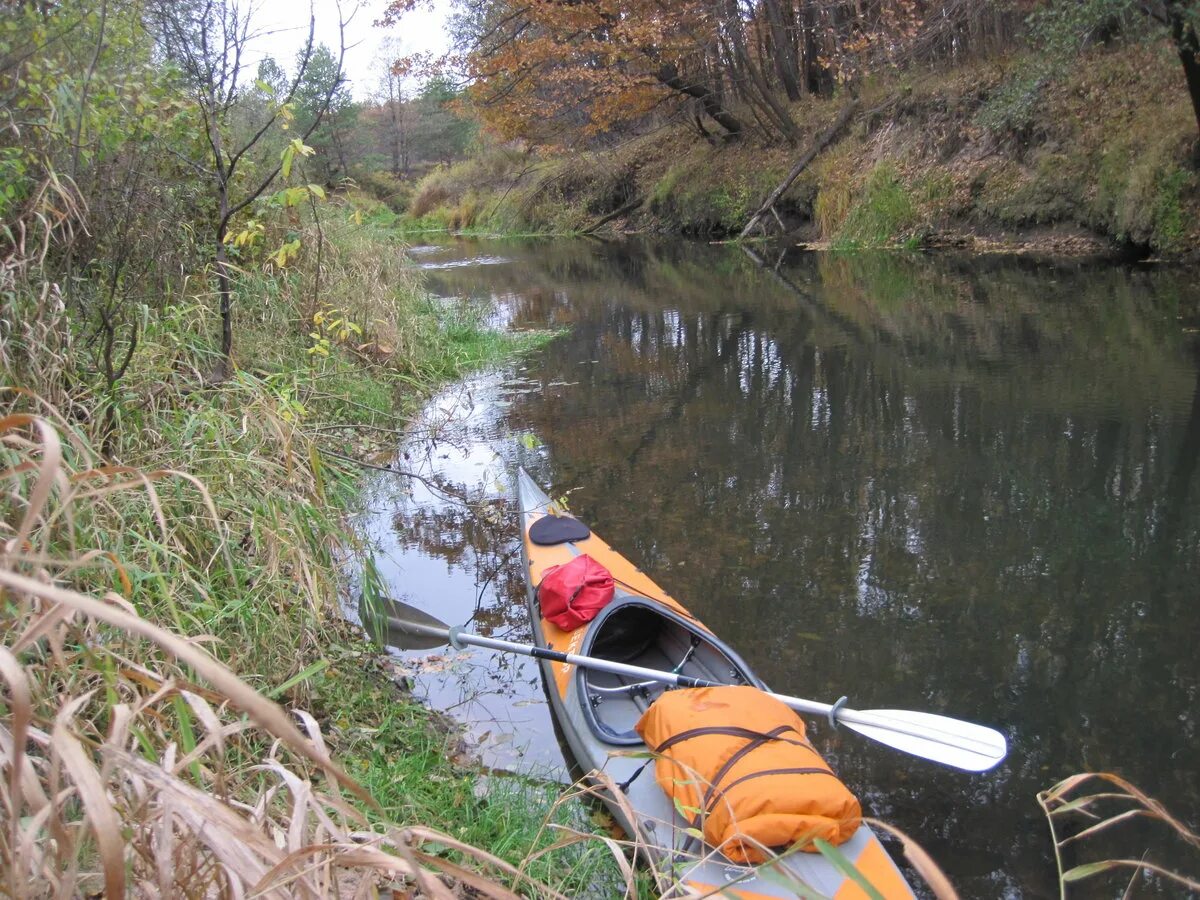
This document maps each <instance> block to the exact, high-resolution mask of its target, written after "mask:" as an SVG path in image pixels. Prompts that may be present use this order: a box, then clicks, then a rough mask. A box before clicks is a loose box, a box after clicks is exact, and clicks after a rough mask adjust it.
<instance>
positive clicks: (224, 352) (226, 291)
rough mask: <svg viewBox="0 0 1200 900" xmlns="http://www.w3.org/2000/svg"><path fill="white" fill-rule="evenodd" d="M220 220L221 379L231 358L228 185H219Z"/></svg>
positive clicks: (231, 311) (218, 265)
mask: <svg viewBox="0 0 1200 900" xmlns="http://www.w3.org/2000/svg"><path fill="white" fill-rule="evenodd" d="M220 215H221V220H220V224H218V225H217V252H216V254H215V255H214V260H215V262H216V266H217V296H218V297H220V298H221V363H222V365H223V366H224V367H225V369H224V372H223V374H222V375H221V377H222V378H223V377H226V376H227V375H228V364H229V360H230V359H231V358H232V357H233V279H232V278H230V275H229V249H228V248H227V247H226V246H225V235H226V234H227V233H228V229H229V185H228V183H227V182H224V181H222V183H221V206H220Z"/></svg>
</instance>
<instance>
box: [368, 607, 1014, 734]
mask: <svg viewBox="0 0 1200 900" xmlns="http://www.w3.org/2000/svg"><path fill="white" fill-rule="evenodd" d="M387 621H388V624H389V625H390V626H391V627H393V628H397V629H399V630H401V631H407V632H409V633H411V634H422V635H428V636H429V637H440V638H444V639H445V640H447V641H449V642H450V644H451V645H453V646H458V645H461V644H470V645H473V646H475V647H485V648H487V649H489V650H500V651H504V652H508V653H519V654H522V655H524V656H532V657H533V658H534V659H545V660H550V661H552V662H560V663H566V664H568V665H572V666H580V667H581V668H585V669H592V670H594V671H598V672H609V673H611V674H613V675H624V676H626V677H629V678H640V679H645V680H647V681H658V682H662V683H663V684H671V685H675V686H677V687H687V688H701V687H728V685H727V684H723V683H722V682H719V681H708V680H707V679H704V678H692V677H691V676H689V675H679V674H677V673H675V672H663V671H661V670H659V669H647V668H643V667H642V666H631V665H629V664H628V663H619V662H615V661H613V660H610V659H598V658H596V657H594V656H581V655H579V654H577V653H564V652H562V651H561V650H551V649H549V648H548V647H537V646H535V645H533V644H518V643H516V642H514V641H504V640H500V639H498V638H489V637H483V636H482V635H478V634H470V633H469V632H465V631H462V630H460V629H458V628H438V627H436V626H433V625H425V624H421V623H418V622H405V621H402V620H400V619H394V618H392V617H390V616H389V617H388V618H387ZM764 693H765V694H767V696H769V697H773V698H774V699H776V700H778V701H780V702H781V703H783V704H785V705H786V706H789V707H791V708H792V709H794V710H796V711H797V712H805V713H811V714H814V715H820V716H826V717H829V716H830V715H831V714H832V717H833V718H835V719H837V720H839V721H842V722H845V723H846V724H848V725H863V726H867V727H870V728H882V729H886V730H888V731H894V732H897V733H899V734H906V735H909V736H911V737H915V738H922V739H924V740H928V741H934V742H935V743H940V744H944V745H946V746H948V747H954V748H958V749H962V750H968V751H971V752H976V753H984V754H994V753H995V752H996V748H995V746H994V745H992V744H989V743H988V742H986V741H981V740H975V739H974V738H972V737H970V736H969V735H963V734H954V733H951V732H948V731H941V730H939V729H937V728H936V727H931V726H928V725H921V726H919V727H918V726H913V725H910V724H909V723H907V722H899V721H896V720H895V719H891V718H889V717H887V716H885V715H878V714H873V713H871V712H860V711H859V710H854V709H847V708H846V707H844V706H835V705H834V704H830V703H821V702H819V701H816V700H805V699H803V698H801V697H789V696H787V695H786V694H776V693H773V692H771V691H764Z"/></svg>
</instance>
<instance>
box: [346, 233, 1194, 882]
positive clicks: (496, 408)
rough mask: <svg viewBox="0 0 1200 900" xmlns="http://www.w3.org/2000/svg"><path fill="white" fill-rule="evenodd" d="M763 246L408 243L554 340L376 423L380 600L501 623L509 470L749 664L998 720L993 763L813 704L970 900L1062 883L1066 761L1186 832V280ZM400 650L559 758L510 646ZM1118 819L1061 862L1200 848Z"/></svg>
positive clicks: (528, 760)
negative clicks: (903, 740)
mask: <svg viewBox="0 0 1200 900" xmlns="http://www.w3.org/2000/svg"><path fill="white" fill-rule="evenodd" d="M757 254H758V255H755V254H750V253H747V252H745V251H743V250H740V249H737V248H733V247H713V246H705V245H698V244H687V243H681V242H674V243H653V242H648V243H642V242H627V243H619V244H607V243H601V242H595V241H510V242H504V241H497V240H465V239H464V240H454V239H446V240H444V241H442V242H440V243H437V244H430V245H426V246H420V247H414V248H412V250H411V255H412V258H413V260H414V263H415V264H417V265H421V266H423V267H424V268H425V269H426V271H427V275H428V281H429V287H430V289H431V290H432V291H433V292H434V293H435V294H437V295H439V296H443V297H458V298H469V299H474V300H478V301H479V302H480V303H486V304H489V308H491V309H494V313H493V314H494V316H495V319H496V323H497V324H498V325H504V326H508V327H513V328H538V329H545V328H553V329H562V330H563V334H562V336H560V337H559V338H558V339H556V340H555V341H553V342H552V343H550V344H548V345H547V346H546V347H545V348H544V349H542V350H540V351H538V352H537V353H535V354H534V355H532V356H530V357H528V358H526V359H524V360H522V361H521V362H519V363H516V364H513V365H509V366H506V367H503V368H501V369H498V370H493V371H488V372H485V373H482V374H480V375H478V376H475V377H472V378H470V379H468V380H466V381H465V382H463V383H462V384H459V385H456V386H454V387H453V388H451V389H450V390H447V391H445V392H443V393H442V394H441V395H439V396H438V397H437V398H435V400H434V401H433V402H432V403H431V404H430V406H429V408H428V409H427V410H426V411H425V413H424V416H423V420H422V423H421V427H419V428H417V429H416V430H414V434H413V437H412V438H411V439H409V440H408V441H407V442H406V444H405V445H404V446H403V447H402V448H401V449H402V454H403V457H404V459H403V461H402V467H404V468H407V469H409V470H412V471H418V472H421V473H423V474H424V475H426V476H428V477H430V479H431V483H430V485H425V484H419V483H413V484H409V483H403V484H402V483H399V481H400V480H399V479H396V478H394V477H391V476H387V475H380V476H378V477H377V478H375V479H373V480H372V482H371V485H370V489H369V492H368V499H369V503H368V512H367V513H366V514H365V516H364V521H363V529H364V532H365V533H366V534H367V535H368V536H369V537H370V538H371V540H372V542H373V544H374V546H375V548H376V553H377V560H378V564H379V566H380V570H381V572H382V574H383V577H384V580H385V583H386V584H387V586H388V588H389V590H390V591H391V592H392V594H393V596H395V597H397V598H398V599H402V600H405V601H406V602H409V603H413V604H416V605H419V606H422V607H424V608H426V609H428V610H429V611H430V612H432V613H434V614H435V615H437V616H439V617H440V618H442V619H444V620H446V621H448V622H451V623H455V624H463V623H467V624H469V625H470V627H471V628H472V629H474V630H477V631H479V632H482V633H486V634H492V635H499V636H507V637H514V638H518V639H520V638H526V637H528V634H529V630H528V623H527V622H526V621H525V614H524V608H523V591H524V587H523V584H522V582H521V574H520V565H519V558H518V557H517V556H516V555H515V553H516V547H517V543H516V533H515V513H514V510H513V508H512V506H511V500H510V497H509V493H508V490H509V488H508V484H509V479H510V477H511V472H512V470H513V469H514V467H515V466H516V465H518V464H520V465H524V466H526V468H528V469H530V471H531V473H532V474H533V475H534V476H535V478H536V479H537V480H538V481H539V482H540V483H542V484H544V485H547V486H548V487H549V488H550V490H551V492H552V493H553V494H554V495H555V496H560V495H564V494H565V495H566V496H567V499H568V503H569V505H570V508H571V510H572V511H573V512H574V513H575V514H576V515H578V516H579V517H580V518H582V519H583V520H584V521H586V522H588V523H589V524H591V525H592V526H593V527H594V528H595V529H596V531H597V532H599V533H600V534H601V535H603V536H604V537H605V538H606V539H607V540H608V542H609V543H611V544H612V545H613V546H614V547H616V548H618V549H619V550H621V551H622V552H624V553H625V554H626V555H627V556H629V557H630V558H631V559H632V560H633V561H634V562H635V563H636V564H637V565H639V566H640V567H641V568H643V569H644V570H645V571H647V572H648V573H650V574H651V575H652V576H653V577H654V578H655V579H656V580H657V581H658V582H659V583H660V584H662V585H663V586H664V587H665V588H666V589H667V590H668V591H669V592H670V593H671V594H672V595H673V596H675V597H679V598H681V599H682V600H683V601H684V602H685V603H686V604H687V605H688V606H690V608H691V609H692V611H693V612H695V613H696V614H697V615H698V616H699V617H700V618H701V619H702V620H703V621H705V622H706V623H707V624H708V625H709V626H710V627H712V628H713V630H714V631H716V632H717V633H718V634H720V635H721V636H722V637H724V638H725V639H726V640H728V641H729V642H730V643H731V644H732V645H733V646H734V647H736V648H737V649H738V650H739V651H740V652H741V654H742V655H743V656H744V657H745V658H746V659H747V660H748V661H749V662H750V664H751V665H752V666H753V667H754V668H755V669H756V670H757V671H758V673H759V674H760V675H761V676H762V677H763V678H764V679H765V680H766V681H767V682H768V683H769V684H770V685H771V686H772V687H773V688H774V689H776V690H778V691H781V692H785V693H791V694H795V695H800V696H804V697H809V698H812V699H816V700H822V701H826V702H832V701H833V700H835V699H837V698H838V697H840V696H842V695H847V696H848V697H849V700H850V705H851V706H853V707H856V708H859V709H869V708H876V707H897V708H907V709H916V710H927V711H931V712H938V713H944V714H947V715H953V716H957V717H962V718H967V719H972V720H975V721H979V722H982V723H986V724H989V725H993V726H996V727H998V728H1000V729H1001V730H1003V731H1004V732H1005V733H1006V734H1007V735H1008V737H1009V740H1010V746H1011V752H1010V755H1009V757H1008V759H1007V761H1006V762H1005V763H1003V764H1002V765H1001V766H1000V767H998V768H997V769H995V770H993V771H991V772H988V773H984V774H966V773H961V772H957V771H953V770H948V769H946V768H943V767H940V766H936V765H934V764H932V763H929V762H925V761H922V760H919V759H915V758H913V757H909V756H905V755H902V754H900V753H897V752H895V751H892V750H889V749H888V748H886V747H882V746H880V745H878V744H874V743H872V742H870V741H868V740H866V739H864V738H861V737H858V736H856V735H854V734H853V733H849V732H845V733H843V732H831V731H830V729H829V728H828V727H822V726H820V725H814V732H815V735H816V738H817V740H818V744H819V746H820V748H821V749H822V750H823V752H825V753H826V754H827V756H828V757H829V758H830V759H831V761H833V762H834V764H835V766H836V768H837V769H838V771H839V773H840V774H841V775H842V777H843V778H844V780H846V781H847V783H848V784H849V785H850V786H851V788H852V789H854V790H855V791H856V792H857V793H858V794H859V796H860V797H861V798H862V799H863V801H864V806H865V807H866V808H867V809H868V812H869V813H870V814H871V815H874V816H877V817H879V818H882V819H885V820H887V821H889V822H891V823H892V824H895V825H897V826H899V827H900V828H902V829H903V830H905V831H906V832H908V833H909V834H911V835H912V836H913V837H915V838H917V839H918V840H919V841H920V842H921V843H922V844H923V845H924V846H925V847H926V849H928V850H929V851H930V852H931V853H932V855H933V856H934V857H935V859H937V860H938V861H939V863H940V864H941V865H942V866H943V868H944V869H945V870H946V871H947V873H948V874H949V875H950V877H951V879H952V880H953V881H954V882H955V884H956V885H957V886H958V887H959V889H960V890H961V891H962V892H963V895H964V896H965V897H1000V896H1006V897H1049V896H1057V886H1056V879H1055V870H1054V861H1053V851H1052V845H1051V842H1050V839H1049V834H1048V831H1047V828H1046V824H1045V820H1044V818H1043V815H1042V812H1041V810H1040V808H1039V807H1038V804H1037V801H1036V797H1035V795H1036V794H1037V792H1038V791H1039V790H1043V789H1045V788H1048V787H1049V786H1050V785H1052V784H1053V783H1055V782H1056V781H1057V780H1059V779H1061V778H1064V777H1066V776H1068V775H1070V774H1072V773H1075V772H1078V771H1082V770H1111V771H1115V772H1119V773H1121V774H1122V775H1124V776H1126V777H1128V778H1130V779H1131V780H1132V781H1134V782H1135V783H1136V784H1138V785H1139V786H1141V787H1142V788H1144V789H1145V790H1146V791H1148V792H1149V793H1150V794H1152V795H1154V796H1156V797H1158V798H1160V799H1162V800H1163V801H1164V802H1166V804H1167V806H1168V808H1170V809H1171V811H1172V812H1174V813H1175V814H1176V815H1177V816H1179V817H1180V818H1182V819H1183V820H1184V821H1185V822H1188V823H1189V824H1190V825H1191V826H1192V827H1193V828H1195V827H1196V826H1197V825H1198V824H1200V764H1198V762H1197V760H1198V755H1197V752H1196V739H1197V733H1196V730H1197V722H1198V715H1197V714H1198V711H1200V696H1198V694H1200V652H1197V643H1198V638H1200V602H1198V601H1200V485H1198V484H1197V482H1198V481H1200V478H1198V477H1197V476H1196V468H1197V456H1198V454H1200V392H1198V390H1197V386H1198V379H1200V334H1197V328H1196V326H1197V324H1198V323H1200V318H1198V316H1197V310H1198V309H1200V288H1197V286H1196V285H1195V284H1194V278H1193V276H1192V274H1190V273H1181V272H1178V271H1172V270H1167V269H1156V268H1154V267H1140V268H1126V267H1114V266H1095V265H1085V264H1077V263H1058V264H1052V263H1047V262H1034V261H1030V260H1023V259H1013V258H1003V257H955V256H947V255H938V256H922V255H914V256H906V255H897V254H880V255H870V254H864V255H851V256H844V255H843V256H834V255H827V254H818V253H800V252H792V253H787V254H783V255H782V256H781V255H780V254H779V253H778V252H777V251H776V252H773V253H772V254H771V255H770V257H769V258H764V257H763V256H762V255H761V251H758V252H757ZM447 490H448V491H449V492H451V493H466V494H469V495H470V497H471V501H472V505H471V507H470V508H469V509H468V508H465V507H464V506H463V505H462V504H461V503H460V502H458V501H456V500H453V499H448V498H447V496H446V491H447ZM405 664H406V665H408V666H409V667H410V668H411V670H412V671H413V672H414V673H415V677H416V681H417V685H418V688H417V689H418V691H419V692H421V693H422V694H423V695H425V696H427V697H428V698H429V701H430V703H431V704H433V705H434V706H436V707H438V708H442V709H450V710H451V712H452V713H453V714H454V715H456V716H458V717H459V718H460V719H461V720H463V721H464V722H465V723H466V725H467V727H468V730H469V732H470V733H471V735H472V736H473V737H474V738H476V739H477V740H479V741H480V743H481V746H482V747H483V752H484V756H485V759H486V760H487V761H488V762H489V763H490V764H492V765H495V766H499V767H503V768H511V769H517V770H520V771H523V772H530V771H532V772H536V773H540V774H545V775H548V776H549V777H558V778H563V777H565V774H564V773H565V771H566V768H565V764H564V760H563V757H562V754H561V751H560V750H559V747H558V744H557V742H556V741H555V740H554V737H553V731H552V725H551V722H550V720H549V717H548V715H547V712H546V705H545V702H544V697H543V694H542V688H541V685H540V683H539V681H538V675H537V670H536V668H535V667H534V666H533V665H532V664H531V663H529V662H528V661H526V660H524V659H522V658H519V657H503V656H498V655H493V654H488V653H481V652H477V651H476V652H470V653H461V654H459V653H455V652H454V651H444V652H442V651H438V652H434V653H423V654H407V655H406V658H405ZM1112 835H1113V836H1112V838H1111V841H1110V844H1109V845H1108V846H1107V847H1105V848H1100V847H1099V845H1092V846H1085V847H1084V848H1083V849H1082V850H1081V851H1080V852H1079V853H1078V854H1077V855H1074V856H1068V862H1079V861H1084V860H1087V859H1091V858H1096V856H1097V853H1098V852H1099V851H1100V850H1101V849H1103V850H1106V851H1109V852H1113V851H1116V852H1119V854H1120V855H1122V856H1129V857H1140V856H1142V854H1143V853H1144V852H1147V851H1148V852H1149V857H1148V858H1150V859H1161V860H1164V861H1165V862H1167V863H1169V864H1171V865H1174V866H1176V867H1178V868H1188V867H1189V866H1190V869H1191V871H1192V874H1193V877H1195V875H1196V874H1197V869H1200V864H1197V854H1196V853H1195V851H1190V855H1189V853H1188V852H1183V851H1180V850H1178V849H1177V842H1172V840H1171V838H1170V835H1169V833H1168V832H1166V831H1165V830H1164V829H1158V830H1156V829H1155V828H1154V827H1148V828H1137V827H1136V823H1135V824H1134V825H1125V826H1122V830H1121V831H1114V832H1112ZM1093 848H1095V852H1090V851H1092V849H1093ZM1123 885H1124V878H1123V879H1122V880H1121V881H1119V882H1117V881H1112V882H1097V883H1095V884H1094V885H1093V886H1092V887H1091V888H1087V887H1085V888H1084V890H1083V893H1081V894H1080V896H1113V895H1119V894H1120V891H1121V889H1122V887H1123ZM1092 891H1094V893H1092ZM1139 892H1145V893H1149V894H1155V895H1170V894H1171V889H1170V888H1169V887H1164V886H1163V884H1162V883H1161V882H1160V883H1158V884H1157V885H1156V884H1155V883H1151V884H1149V885H1145V886H1143V885H1139V886H1138V887H1137V888H1136V889H1135V893H1134V895H1135V896H1139V895H1140V893H1139Z"/></svg>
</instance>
